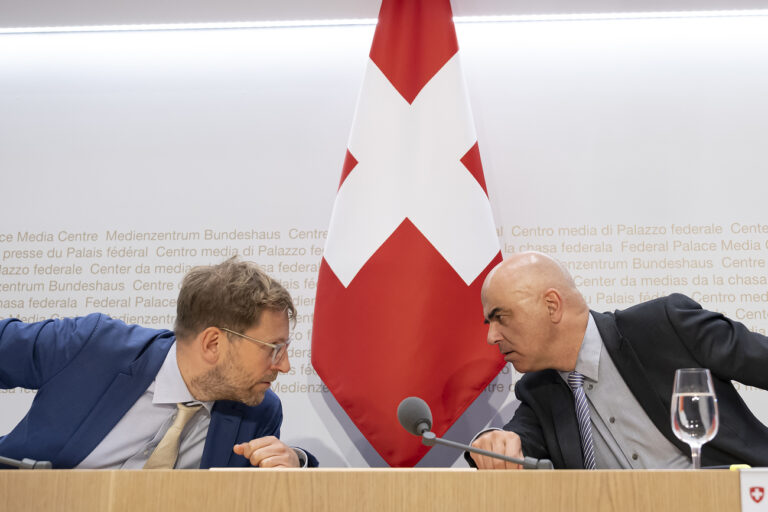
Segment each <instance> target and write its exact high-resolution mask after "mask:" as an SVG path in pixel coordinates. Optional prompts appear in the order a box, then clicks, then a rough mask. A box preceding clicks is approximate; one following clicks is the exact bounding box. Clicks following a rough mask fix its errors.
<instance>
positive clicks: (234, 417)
mask: <svg viewBox="0 0 768 512" xmlns="http://www.w3.org/2000/svg"><path fill="white" fill-rule="evenodd" d="M242 418H243V412H242V406H240V405H239V404H236V403H234V402H229V401H220V402H216V403H215V404H214V405H213V409H212V410H211V424H210V426H209V427H208V435H207V436H206V438H205V448H204V449H203V458H202V459H201V461H200V469H208V468H211V467H219V468H222V467H232V466H248V465H249V464H247V461H246V460H245V459H244V458H242V457H240V456H239V455H235V453H234V452H233V451H232V447H233V446H235V444H237V441H238V439H237V433H238V432H239V431H240V423H241V422H242ZM247 440H248V441H250V439H247ZM233 456H235V457H239V459H240V461H241V462H243V464H234V463H230V460H231V459H232V457H233Z"/></svg>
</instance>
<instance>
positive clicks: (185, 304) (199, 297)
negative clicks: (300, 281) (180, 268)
mask: <svg viewBox="0 0 768 512" xmlns="http://www.w3.org/2000/svg"><path fill="white" fill-rule="evenodd" d="M265 309H270V310H275V311H285V312H286V313H288V318H289V319H290V320H293V321H295V319H296V307H295V306H294V305H293V300H292V299H291V295H290V293H288V290H286V289H285V287H283V285H282V284H280V282H279V281H277V280H275V279H273V278H271V277H270V276H268V275H267V274H266V272H264V271H263V270H262V269H261V268H260V267H259V266H258V265H257V264H255V263H253V262H250V261H239V260H238V258H237V256H233V257H232V258H229V259H228V260H226V261H224V262H222V263H219V264H218V265H206V266H199V267H194V268H193V269H192V270H190V271H189V272H188V273H187V275H185V276H184V280H183V281H182V283H181V290H180V291H179V297H178V300H177V303H176V325H175V327H174V330H175V331H176V337H177V338H178V339H187V338H191V337H194V336H195V335H196V334H197V333H199V332H200V331H202V330H204V329H206V328H208V327H226V328H228V329H232V330H233V331H237V332H243V331H245V330H248V329H249V328H251V327H254V326H255V325H258V323H259V320H260V319H261V313H262V312H263V311H264V310H265Z"/></svg>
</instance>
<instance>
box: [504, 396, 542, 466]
mask: <svg viewBox="0 0 768 512" xmlns="http://www.w3.org/2000/svg"><path fill="white" fill-rule="evenodd" d="M519 386H520V383H519V382H518V383H517V384H516V385H515V395H516V396H517V397H520V396H521V394H523V393H521V392H520V390H519V389H518V388H519ZM504 430H508V431H511V432H514V433H515V434H517V435H518V436H520V444H521V445H522V448H523V455H525V456H526V457H535V458H537V459H547V458H550V454H549V452H548V450H547V446H546V442H545V440H544V433H543V431H542V428H541V425H540V424H539V419H538V418H537V417H536V414H535V413H534V411H533V409H531V407H530V406H529V405H528V404H526V403H525V402H524V401H522V400H521V403H520V406H519V407H518V408H517V410H515V414H514V415H513V416H512V419H511V420H510V421H509V423H507V424H506V425H504Z"/></svg>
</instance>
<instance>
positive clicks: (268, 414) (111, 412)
mask: <svg viewBox="0 0 768 512" xmlns="http://www.w3.org/2000/svg"><path fill="white" fill-rule="evenodd" d="M174 341H175V336H174V334H173V333H172V332H171V331H165V330H157V329H147V328H144V327H140V326H138V325H126V324H124V323H123V322H121V321H119V320H114V319H111V318H109V317H107V316H105V315H101V314H98V313H94V314H91V315H88V316H85V317H81V318H66V319H61V320H48V321H45V322H38V323H34V324H25V323H22V322H19V321H18V320H14V319H10V320H3V321H0V388H6V389H8V388H14V387H17V386H20V387H24V388H28V389H37V390H38V391H37V395H36V396H35V399H34V401H33V403H32V407H31V408H30V409H29V412H28V413H27V415H26V416H24V418H23V419H22V420H21V422H19V424H18V425H16V427H15V428H14V429H13V431H11V432H10V433H9V434H8V435H6V436H3V437H0V455H2V456H5V457H10V458H14V459H21V458H24V457H29V458H32V459H39V460H50V461H51V462H52V463H53V467H54V468H71V467H74V466H76V465H77V464H79V463H80V462H81V461H82V460H83V459H85V457H86V456H87V455H88V454H89V453H91V451H92V450H93V449H94V448H95V447H96V446H97V445H98V444H99V443H100V442H101V440H102V439H104V437H105V436H106V435H107V434H108V433H109V432H110V431H111V430H112V428H113V427H114V426H115V424H117V422H118V421H119V420H120V418H122V417H123V415H125V413H126V412H127V411H128V409H130V408H131V406H133V404H134V403H135V402H136V400H137V399H138V398H139V397H140V396H141V395H142V394H143V393H144V391H145V390H146V389H147V387H149V385H150V384H151V383H152V381H153V380H154V378H155V375H157V372H158V371H159V370H160V367H161V366H162V364H163V361H164V360H165V356H166V354H167V353H168V350H169V349H170V347H171V345H172V344H173V342H174ZM282 420H283V413H282V407H281V405H280V399H279V398H277V395H275V394H274V393H273V392H272V391H268V392H267V394H266V396H265V398H264V401H263V402H262V403H261V404H259V405H258V406H256V407H248V406H246V405H244V404H241V403H238V402H231V401H225V400H221V401H217V402H216V403H215V404H214V406H213V409H212V411H211V423H210V425H209V427H208V434H207V437H206V440H205V447H204V448H203V456H202V460H201V462H200V467H201V468H209V467H247V466H249V465H250V462H249V461H248V460H247V459H246V458H244V457H242V456H240V455H236V454H235V453H234V452H233V451H232V447H233V446H234V445H235V444H237V443H242V442H246V441H250V440H251V439H254V438H257V437H263V436H269V435H272V436H276V437H279V436H280V425H281V423H282ZM307 455H308V457H309V459H310V460H309V465H310V466H317V460H316V459H315V458H314V457H313V456H312V455H311V454H307ZM0 467H2V465H0Z"/></svg>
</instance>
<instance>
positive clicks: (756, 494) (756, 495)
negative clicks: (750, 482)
mask: <svg viewBox="0 0 768 512" xmlns="http://www.w3.org/2000/svg"><path fill="white" fill-rule="evenodd" d="M752 499H753V500H755V501H756V502H759V501H760V500H761V499H763V491H761V490H760V488H758V487H755V488H754V489H752Z"/></svg>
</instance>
